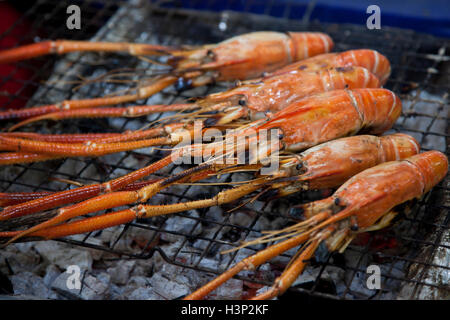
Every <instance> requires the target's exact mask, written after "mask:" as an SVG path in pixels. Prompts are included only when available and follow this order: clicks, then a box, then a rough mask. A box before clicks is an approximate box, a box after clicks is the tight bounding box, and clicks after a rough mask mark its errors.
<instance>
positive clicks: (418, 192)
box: [333, 151, 448, 228]
mask: <svg viewBox="0 0 450 320" xmlns="http://www.w3.org/2000/svg"><path fill="white" fill-rule="evenodd" d="M447 171H448V160H447V158H446V157H445V155H443V154H442V153H440V152H438V151H429V152H425V153H422V154H419V155H415V156H412V157H410V158H408V159H406V160H402V161H395V162H386V163H383V164H380V165H378V166H376V167H373V168H370V169H367V170H365V171H363V172H361V173H359V174H357V175H356V176H354V177H353V178H351V179H350V180H348V181H347V182H346V183H345V184H343V185H342V186H341V187H340V188H339V189H338V190H337V191H336V193H335V194H334V195H333V197H334V198H339V199H341V200H343V202H344V204H345V205H346V206H347V207H351V208H352V210H355V217H356V219H357V224H358V226H359V227H361V228H365V227H369V226H372V225H373V224H374V223H376V221H377V220H378V219H379V218H381V217H382V216H383V215H384V214H386V213H387V212H389V211H390V210H392V209H393V208H394V207H395V206H397V205H399V204H401V203H404V202H406V201H408V200H412V199H414V198H417V197H420V196H422V195H423V194H424V193H426V192H428V191H429V190H430V189H431V188H432V187H433V186H434V185H435V184H437V183H438V182H439V181H440V180H442V179H443V178H444V177H445V175H446V174H447Z"/></svg>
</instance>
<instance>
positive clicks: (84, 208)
mask: <svg viewBox="0 0 450 320" xmlns="http://www.w3.org/2000/svg"><path fill="white" fill-rule="evenodd" d="M375 97H376V102H377V103H376V104H375V103H374V100H373V99H374V98H375ZM302 101H303V100H301V101H299V102H298V103H296V104H294V105H292V106H290V107H288V108H286V109H284V110H283V111H281V112H279V113H278V114H279V115H278V116H275V117H274V118H273V119H270V120H259V121H257V123H255V124H253V125H252V126H249V127H247V128H244V129H241V130H240V131H237V132H236V133H234V135H235V137H239V136H241V137H242V136H244V137H245V136H249V141H245V142H244V146H243V147H244V151H245V148H247V147H248V145H251V142H250V140H253V142H255V141H256V142H257V141H258V139H260V137H261V136H260V132H261V131H262V130H271V129H273V130H276V132H277V133H278V132H279V131H281V132H282V134H281V136H280V138H281V139H280V141H278V140H277V141H275V144H276V145H275V147H273V143H272V141H270V144H271V146H270V148H274V149H270V148H269V149H265V150H264V151H265V152H266V155H263V156H270V155H271V154H273V153H275V152H277V151H278V150H279V149H281V150H282V151H285V152H286V151H297V150H303V149H306V148H308V147H312V146H314V145H317V144H320V143H321V142H325V141H329V140H333V139H336V138H339V137H343V136H346V135H352V134H355V133H356V132H358V131H360V130H361V129H363V128H364V129H365V131H369V132H372V133H377V134H379V133H382V132H384V131H385V130H387V129H389V128H390V127H391V126H392V124H393V123H394V122H395V120H396V119H397V118H398V116H399V115H400V111H401V103H400V101H399V99H398V98H396V96H395V94H393V93H392V92H391V91H389V90H386V89H356V90H353V91H350V90H337V91H332V92H328V93H324V94H321V95H317V96H315V100H313V101H314V102H313V103H311V101H310V100H308V102H304V101H303V104H302ZM374 107H376V108H377V110H373V108H374ZM294 124H295V126H296V130H292V126H294ZM250 129H251V130H252V131H254V130H255V129H256V131H254V132H255V134H249V133H248V132H246V131H248V130H250ZM235 137H233V139H232V141H233V143H234V141H235V140H234V138H235ZM406 137H407V138H406V139H405V136H401V137H399V136H397V139H398V140H402V139H403V143H399V145H406V146H407V147H405V149H406V150H407V153H408V154H410V152H412V151H410V150H414V153H416V152H417V151H418V146H417V142H415V141H414V139H412V138H411V137H408V136H406ZM360 139H362V140H356V141H357V142H353V143H354V144H355V145H358V144H360V145H361V146H363V145H365V144H366V143H364V141H365V140H364V139H363V138H360ZM398 140H394V141H398ZM377 141H378V140H377ZM247 143H248V145H247ZM238 144H239V141H238ZM238 144H235V145H234V146H233V149H232V153H233V155H234V153H237V152H238V149H239V145H238ZM332 145H335V146H341V147H342V145H340V144H339V142H334V144H332ZM373 145H376V146H378V148H381V150H383V147H380V146H381V145H382V144H381V143H375V144H373ZM325 148H328V146H325ZM346 148H347V149H348V150H349V152H351V151H355V150H357V147H354V148H351V144H350V145H349V146H346ZM223 149H224V145H223V144H222V143H218V144H216V143H212V144H206V145H200V146H198V145H193V146H191V145H190V146H188V147H187V148H182V149H179V150H177V151H176V154H177V155H179V156H182V155H185V154H186V151H187V152H188V154H189V155H194V154H195V153H196V152H197V153H198V151H200V152H201V153H202V154H203V153H206V154H208V155H212V156H215V157H216V156H217V155H218V154H219V155H220V156H219V159H220V158H221V157H222V156H223V155H224V153H223V151H224V150H223ZM329 149H330V148H329ZM241 150H242V149H241ZM388 150H389V151H391V153H390V156H392V155H393V154H395V155H398V154H402V152H400V151H399V150H398V147H397V146H396V145H395V143H394V146H393V147H391V148H385V151H384V152H385V153H383V157H381V158H385V157H386V156H387V155H386V153H388ZM392 150H395V151H396V152H392ZM226 152H227V155H230V151H229V149H227V151H226ZM257 152H260V150H258V151H257ZM316 152H317V153H319V154H320V151H316V150H314V151H313V153H314V154H315V153H316ZM330 152H331V151H330ZM334 152H337V153H339V154H340V155H341V156H342V155H344V153H343V151H341V150H340V148H339V147H335V150H334ZM267 153H268V154H267ZM356 153H357V152H356ZM374 154H375V153H374V152H372V155H374ZM376 155H377V156H376V159H378V158H379V156H378V155H379V153H378V152H377V153H376ZM336 156H337V155H336ZM175 157H176V156H175ZM237 157H239V155H237ZM342 157H343V158H344V159H345V158H347V161H350V162H352V161H353V157H352V156H349V155H347V156H342ZM170 158H171V160H172V159H173V158H174V155H173V154H172V155H171V156H170ZM259 158H260V155H258V156H257V157H256V159H259ZM160 161H164V159H163V160H160ZM342 161H344V160H342ZM155 164H156V165H157V164H158V162H157V163H155ZM155 164H153V165H152V166H154V165H155ZM164 165H167V163H165V164H164ZM297 165H298V163H297ZM334 165H336V164H335V163H334ZM220 166H221V165H220V164H216V163H215V162H214V161H207V162H206V163H205V164H203V165H199V166H198V167H194V168H193V169H191V170H190V171H188V172H187V173H186V172H184V173H182V174H180V175H179V176H175V177H169V178H167V179H163V180H162V181H160V182H158V183H156V184H152V185H149V186H146V187H143V188H142V189H140V190H138V191H132V192H115V193H111V192H110V193H107V194H104V195H100V196H97V197H95V198H90V199H88V200H85V201H84V202H82V203H80V204H77V205H75V206H73V207H72V208H71V209H67V208H63V209H60V211H59V212H60V214H58V215H57V217H55V218H54V219H53V220H51V221H48V222H46V223H44V224H43V225H44V226H49V225H52V224H54V223H58V222H62V221H64V220H67V219H69V218H72V217H74V216H78V215H82V214H87V213H89V212H92V211H99V210H104V209H110V208H113V207H117V206H121V205H127V204H132V203H136V202H137V203H145V202H146V201H147V200H148V199H149V198H150V197H152V196H153V195H154V194H156V193H158V192H160V191H161V189H162V188H164V187H167V186H169V185H171V184H173V183H175V182H177V180H179V179H185V178H186V177H187V176H189V175H191V174H192V173H194V174H195V175H197V176H200V177H201V176H202V174H201V172H204V171H206V172H211V171H212V173H216V171H217V167H219V168H220ZM249 166H250V168H252V169H260V168H261V164H249ZM255 166H256V167H255ZM352 167H353V168H358V164H353V166H352ZM232 168H234V166H233V167H232ZM238 168H239V170H242V169H245V168H248V167H246V166H245V165H244V166H238ZM325 168H326V167H325ZM145 170H147V169H146V168H143V169H140V170H138V171H140V172H144V171H145ZM224 170H225V171H227V170H229V169H227V165H225V167H224V168H222V169H221V170H220V172H223V171H224ZM232 170H233V169H232ZM234 170H236V169H234ZM299 170H301V168H300V169H299ZM343 170H344V169H343ZM344 171H345V173H344V176H345V177H346V178H348V174H349V172H350V171H351V169H349V168H345V170H344ZM330 174H331V173H330V172H327V173H325V178H324V180H327V179H328V178H326V176H327V175H330ZM336 174H337V175H339V173H336ZM136 176H137V175H134V176H133V179H134V177H136ZM270 176H272V175H270ZM316 178H317V177H316ZM268 179H269V178H268V177H267V176H266V177H261V178H259V179H257V180H256V181H255V182H253V183H251V184H249V185H246V184H244V185H243V186H240V187H237V188H236V189H235V190H233V192H231V193H229V192H228V193H223V194H219V195H217V198H214V199H209V200H199V201H196V202H194V203H193V204H188V203H181V204H175V205H170V206H157V207H154V206H146V205H138V206H136V207H135V208H132V209H128V210H125V211H121V212H116V213H113V214H112V215H109V216H103V218H105V219H103V218H101V219H98V222H97V224H98V226H100V228H102V227H103V228H104V227H106V225H105V224H104V223H105V222H106V221H107V219H106V218H110V219H109V222H106V223H107V224H108V223H109V224H110V223H111V221H114V219H116V221H120V222H118V223H117V222H116V224H120V223H123V222H124V221H125V219H127V221H130V220H133V219H135V218H136V217H150V216H154V215H161V214H168V213H172V212H178V211H180V210H182V211H183V210H188V209H192V208H191V207H189V206H191V205H193V206H194V208H195V206H199V207H204V206H213V205H218V204H221V203H223V202H229V201H234V200H238V199H239V198H240V197H242V196H244V195H246V194H249V193H251V192H253V191H255V190H257V189H259V188H261V187H262V186H263V185H266V184H267V183H268ZM269 180H270V179H269ZM331 180H333V179H331ZM121 181H122V182H123V181H127V182H128V183H129V182H132V181H134V180H132V179H131V178H130V179H127V178H126V177H123V178H122V180H121ZM320 181H321V180H320ZM286 184H287V185H286V186H285V187H284V186H283V191H282V193H283V192H284V193H289V191H288V190H289V186H290V183H288V182H287V183H286ZM281 185H283V183H281ZM108 188H109V190H111V187H110V186H109V187H108ZM292 188H295V186H294V187H292V186H291V192H295V191H292ZM52 198H53V199H56V197H55V196H52ZM42 199H45V197H44V198H42ZM42 199H40V200H39V201H37V200H36V201H35V203H40V204H39V205H37V206H34V208H33V209H32V210H33V212H36V207H39V206H41V207H42V203H44V204H43V205H44V206H46V209H48V208H49V207H48V206H49V202H48V201H45V200H44V201H43V200H42ZM63 201H64V200H63ZM31 202H33V201H31ZM56 203H58V202H56ZM30 208H31V206H30V205H29V203H23V204H19V205H17V206H11V207H8V208H5V209H4V210H3V211H2V212H1V213H0V219H2V220H5V219H10V218H15V217H18V216H22V215H24V214H25V213H29V212H30ZM117 219H118V220H117ZM55 221H56V222H55ZM88 225H89V226H90V227H92V226H95V225H96V224H94V223H91V222H89V223H88ZM41 227H42V225H41ZM36 228H40V227H36ZM30 230H36V229H30ZM27 232H31V231H27Z"/></svg>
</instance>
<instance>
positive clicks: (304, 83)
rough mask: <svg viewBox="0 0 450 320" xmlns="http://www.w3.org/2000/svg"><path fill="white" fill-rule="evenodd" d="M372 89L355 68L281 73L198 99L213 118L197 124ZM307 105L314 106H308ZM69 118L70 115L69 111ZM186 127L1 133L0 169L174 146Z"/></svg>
mask: <svg viewBox="0 0 450 320" xmlns="http://www.w3.org/2000/svg"><path fill="white" fill-rule="evenodd" d="M378 86H379V81H378V79H377V78H376V77H375V76H374V75H372V74H371V73H370V72H368V71H367V70H366V69H365V68H362V67H357V66H355V67H343V68H335V69H328V70H321V71H317V72H313V73H311V72H304V73H302V74H298V73H294V74H290V73H286V74H282V75H280V76H276V77H269V78H267V79H262V80H261V82H260V83H257V84H246V85H244V86H242V87H238V88H235V89H232V90H229V91H228V92H225V93H219V94H215V95H212V96H210V97H208V98H206V99H203V100H202V102H200V103H199V105H203V106H204V107H202V108H201V109H202V110H203V111H206V112H211V111H212V112H216V113H214V114H212V115H209V117H208V118H206V120H204V121H203V122H204V123H206V124H208V125H209V126H212V125H214V126H215V127H223V126H225V127H226V126H229V125H230V124H234V125H239V124H242V123H243V121H244V122H245V121H246V122H248V121H250V120H249V118H258V117H266V118H267V117H268V116H270V115H271V114H272V112H275V113H276V111H280V110H283V109H284V108H286V107H287V106H288V105H290V104H294V103H295V101H297V100H302V101H308V100H307V99H315V98H314V97H313V96H314V93H318V92H324V91H325V92H326V91H327V90H330V89H335V88H345V87H350V88H364V87H368V88H374V87H378ZM333 91H334V90H333ZM310 95H312V96H310ZM301 98H303V99H301ZM218 102H219V103H218ZM217 103H218V104H217ZM311 103H312V104H314V101H312V102H311ZM194 106H195V104H194ZM165 107H169V108H171V107H173V106H165ZM132 108H137V107H132ZM127 109H128V108H127ZM117 110H119V108H113V109H112V110H111V111H112V112H116V111H117ZM133 110H134V109H133ZM77 111H82V112H84V111H86V110H73V112H77ZM119 111H120V110H119ZM70 112H71V113H72V111H70ZM95 112H96V113H97V112H100V113H101V114H103V115H105V113H104V112H103V110H101V109H99V108H97V109H95ZM121 112H122V111H121ZM197 115H198V114H197ZM186 117H188V116H186ZM201 119H202V118H201V115H198V116H194V117H193V119H191V120H189V117H188V121H189V122H192V121H195V120H199V121H201ZM189 122H178V123H170V124H165V125H163V126H159V127H156V128H150V129H147V130H140V131H133V132H128V133H124V134H121V135H118V134H111V135H110V136H108V135H107V134H98V135H99V136H98V137H99V138H98V139H94V140H92V138H93V137H95V136H94V135H95V134H87V135H83V134H75V135H67V134H66V135H61V136H58V135H40V134H33V133H23V132H22V133H20V132H17V133H15V132H11V133H1V134H0V150H3V151H13V152H3V153H0V164H3V165H6V164H14V163H24V162H36V161H44V160H49V159H56V158H61V157H70V156H72V157H73V156H101V155H105V154H109V153H114V152H120V151H127V150H134V149H139V148H144V147H150V146H162V145H175V144H178V143H179V142H180V139H183V135H186V133H187V132H186V131H188V132H189V134H190V135H192V134H193V125H192V123H191V124H189ZM89 139H91V140H89ZM59 141H63V142H59Z"/></svg>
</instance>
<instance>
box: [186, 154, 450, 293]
mask: <svg viewBox="0 0 450 320" xmlns="http://www.w3.org/2000/svg"><path fill="white" fill-rule="evenodd" d="M447 171H448V159H447V157H446V156H445V155H444V154H443V153H441V152H439V151H428V152H424V153H421V154H418V155H414V156H412V157H409V158H407V159H404V160H400V161H391V162H385V163H382V164H379V165H377V166H375V167H372V168H370V169H366V170H364V171H362V172H360V173H358V174H357V175H355V176H353V177H352V178H350V179H349V180H348V181H347V182H346V183H344V184H343V185H342V186H341V187H340V188H339V189H337V191H336V192H335V193H334V194H333V195H332V196H331V197H328V198H326V199H323V200H318V201H315V202H312V203H307V204H304V205H299V206H296V207H293V208H292V210H293V211H297V215H298V213H299V212H300V213H301V214H302V215H303V216H304V221H301V222H299V223H297V224H294V225H292V226H290V227H287V228H285V229H282V230H277V231H270V232H267V234H266V235H264V236H262V237H261V238H259V239H256V240H254V241H250V242H248V243H246V244H244V245H243V246H247V245H251V244H259V243H267V242H272V241H277V240H281V241H280V242H277V243H276V244H273V245H271V246H269V247H267V248H266V249H264V250H262V251H259V252H257V253H256V254H254V255H252V256H249V257H247V258H245V259H243V260H241V261H240V262H238V263H237V264H236V265H234V266H233V267H232V268H230V269H229V270H227V271H225V272H224V273H223V274H221V275H220V276H218V277H217V278H215V279H214V280H212V281H211V282H209V283H207V284H206V285H205V286H203V287H201V288H200V289H198V290H197V291H195V292H194V293H192V294H190V295H188V296H187V297H186V299H187V300H189V299H202V298H204V297H205V296H206V295H207V294H209V293H210V292H211V291H213V290H215V289H216V288H218V287H219V286H220V285H222V284H223V283H224V282H226V281H227V280H229V279H230V278H231V277H233V276H234V275H236V274H238V273H239V272H240V271H242V270H252V269H254V268H256V267H257V266H259V265H261V264H263V263H265V262H267V261H269V260H270V259H272V258H274V257H276V256H278V255H280V254H282V253H283V252H285V251H287V250H289V249H292V248H295V247H297V246H300V245H302V246H301V248H300V249H299V251H298V252H297V254H295V255H294V257H293V258H292V259H291V261H290V263H289V264H288V266H287V267H286V269H285V270H284V272H283V273H282V274H281V275H280V276H279V277H278V278H277V279H276V280H275V282H274V284H273V286H272V287H271V288H270V289H269V290H267V291H265V292H264V293H261V294H259V295H258V296H256V297H254V299H272V298H275V297H277V296H279V295H281V294H283V293H284V292H285V291H286V290H287V289H288V288H289V287H290V286H291V285H292V283H293V282H294V281H295V279H297V277H298V276H299V275H300V274H301V273H302V272H303V270H304V268H305V266H306V265H307V263H308V261H309V260H310V259H311V258H312V257H313V255H314V253H315V251H316V249H317V248H318V247H319V245H321V244H324V245H325V246H326V248H327V249H328V250H329V251H330V252H332V251H341V252H342V251H344V250H345V249H346V247H347V246H348V245H349V244H350V242H351V241H352V240H353V239H354V237H355V236H356V235H357V234H359V233H362V232H367V231H374V230H379V229H381V228H384V227H386V226H388V225H389V224H390V222H391V221H392V219H393V218H394V217H395V216H396V215H397V214H398V212H397V211H396V206H398V205H400V204H403V203H405V202H407V201H409V200H413V199H415V198H420V197H422V196H423V195H424V194H426V193H427V192H428V191H430V190H431V189H432V188H433V187H434V186H435V185H436V184H437V183H438V182H439V181H441V180H442V179H443V178H444V177H445V176H446V174H447ZM241 247H242V246H241ZM239 248H240V247H239Z"/></svg>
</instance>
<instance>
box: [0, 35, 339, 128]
mask: <svg viewBox="0 0 450 320" xmlns="http://www.w3.org/2000/svg"><path fill="white" fill-rule="evenodd" d="M332 48H333V41H332V40H331V38H330V37H329V36H328V35H326V34H324V33H320V32H286V33H280V32H252V33H248V34H243V35H240V36H236V37H233V38H230V39H228V40H226V41H223V42H220V43H218V44H214V45H203V46H198V47H180V48H172V47H166V46H161V45H152V44H133V43H111V42H89V41H69V40H57V41H44V42H40V43H35V44H30V45H25V46H21V47H18V48H13V49H8V50H4V51H1V52H0V63H10V62H14V61H19V60H23V59H29V58H33V57H37V56H42V55H45V54H51V53H57V54H64V53H68V52H74V51H94V52H126V53H128V54H131V55H135V56H155V55H156V56H166V57H168V59H167V63H166V64H167V66H168V67H169V69H168V70H167V72H163V73H161V74H158V75H156V76H154V77H152V79H151V80H150V81H148V83H142V84H141V85H140V86H139V87H138V88H136V89H135V90H134V92H130V93H129V94H125V95H113V96H110V97H101V98H94V99H84V100H66V101H62V102H60V103H56V104H52V105H46V106H41V107H35V108H29V109H23V110H18V111H14V110H11V111H5V112H1V113H0V119H13V118H28V117H31V116H38V115H42V114H45V113H49V112H55V111H60V110H73V109H80V108H90V107H99V106H106V105H114V104H118V103H125V102H132V101H136V100H141V99H145V98H148V97H150V96H151V95H153V94H155V93H157V92H159V91H161V90H163V89H164V88H166V87H168V86H170V85H172V84H175V83H176V82H177V81H182V82H183V83H185V86H190V87H197V86H201V85H205V84H209V83H213V82H215V81H235V80H245V79H252V78H255V77H260V76H261V74H263V73H264V72H271V71H274V70H276V69H278V68H280V67H282V66H285V65H287V64H289V63H292V62H294V61H298V60H301V59H305V58H308V57H312V56H315V55H317V54H322V53H326V52H329V51H330V50H331V49H332Z"/></svg>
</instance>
